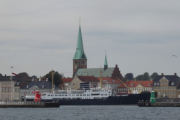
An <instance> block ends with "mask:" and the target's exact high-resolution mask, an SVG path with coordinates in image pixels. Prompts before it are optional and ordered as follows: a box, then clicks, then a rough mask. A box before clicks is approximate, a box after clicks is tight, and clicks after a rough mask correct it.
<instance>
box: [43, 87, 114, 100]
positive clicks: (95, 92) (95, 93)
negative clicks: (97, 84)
mask: <svg viewBox="0 0 180 120" xmlns="http://www.w3.org/2000/svg"><path fill="white" fill-rule="evenodd" d="M111 94H112V92H111V90H110V89H101V88H91V89H90V90H71V89H69V90H58V91H56V92H55V94H52V93H46V94H43V95H42V96H41V98H42V100H51V99H105V98H107V97H109V96H111Z"/></svg>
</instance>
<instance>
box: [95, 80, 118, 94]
mask: <svg viewBox="0 0 180 120" xmlns="http://www.w3.org/2000/svg"><path fill="white" fill-rule="evenodd" d="M98 80H99V81H100V80H102V88H110V89H111V90H112V92H113V94H116V93H117V87H118V86H120V85H121V82H120V81H119V80H118V79H114V78H111V77H99V78H98Z"/></svg>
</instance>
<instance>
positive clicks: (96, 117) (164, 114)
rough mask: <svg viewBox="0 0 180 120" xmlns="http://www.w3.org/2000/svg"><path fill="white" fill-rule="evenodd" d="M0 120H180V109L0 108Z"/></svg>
mask: <svg viewBox="0 0 180 120" xmlns="http://www.w3.org/2000/svg"><path fill="white" fill-rule="evenodd" d="M0 120H180V108H178V107H138V106H61V107H60V108H0Z"/></svg>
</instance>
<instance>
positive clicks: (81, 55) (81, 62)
mask: <svg viewBox="0 0 180 120" xmlns="http://www.w3.org/2000/svg"><path fill="white" fill-rule="evenodd" d="M79 68H87V57H86V54H85V52H84V47H83V40H82V34H81V25H79V33H78V39H77V47H76V52H75V55H74V57H73V77H74V75H75V74H76V72H77V70H78V69H79Z"/></svg>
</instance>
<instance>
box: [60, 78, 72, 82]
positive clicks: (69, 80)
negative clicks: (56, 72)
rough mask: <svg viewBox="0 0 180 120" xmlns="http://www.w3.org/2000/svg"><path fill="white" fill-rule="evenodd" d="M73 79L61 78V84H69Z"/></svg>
mask: <svg viewBox="0 0 180 120" xmlns="http://www.w3.org/2000/svg"><path fill="white" fill-rule="evenodd" d="M72 80H73V78H62V81H63V83H68V82H71V81H72Z"/></svg>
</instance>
